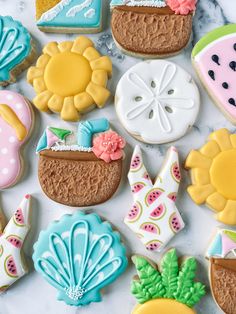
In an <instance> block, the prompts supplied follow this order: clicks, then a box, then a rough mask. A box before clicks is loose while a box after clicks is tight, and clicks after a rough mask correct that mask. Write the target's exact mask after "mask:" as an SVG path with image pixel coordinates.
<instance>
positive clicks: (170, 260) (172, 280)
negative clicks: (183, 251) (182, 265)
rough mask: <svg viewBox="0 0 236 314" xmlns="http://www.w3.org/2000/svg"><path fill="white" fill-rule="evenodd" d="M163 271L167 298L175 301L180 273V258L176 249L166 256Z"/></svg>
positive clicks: (162, 265) (162, 263)
mask: <svg viewBox="0 0 236 314" xmlns="http://www.w3.org/2000/svg"><path fill="white" fill-rule="evenodd" d="M161 270H162V273H161V276H162V283H163V285H164V287H165V289H166V293H165V297H166V298H169V299H173V298H174V293H175V292H176V289H177V282H178V273H179V265H178V257H177V254H176V250H175V249H172V250H170V251H169V252H167V253H166V254H165V255H164V257H163V259H162V262H161Z"/></svg>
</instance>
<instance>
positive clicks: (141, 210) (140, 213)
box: [125, 201, 143, 224]
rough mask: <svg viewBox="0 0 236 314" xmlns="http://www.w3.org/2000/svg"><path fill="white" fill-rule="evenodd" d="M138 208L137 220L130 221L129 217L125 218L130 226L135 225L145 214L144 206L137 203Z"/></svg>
mask: <svg viewBox="0 0 236 314" xmlns="http://www.w3.org/2000/svg"><path fill="white" fill-rule="evenodd" d="M134 205H136V206H137V207H138V208H139V213H138V215H137V217H136V218H135V219H129V217H128V215H127V217H126V218H125V220H126V222H127V223H129V224H132V223H135V222H136V221H138V220H139V219H140V217H141V215H142V213H143V206H142V204H141V203H140V202H138V201H136V202H135V204H134Z"/></svg>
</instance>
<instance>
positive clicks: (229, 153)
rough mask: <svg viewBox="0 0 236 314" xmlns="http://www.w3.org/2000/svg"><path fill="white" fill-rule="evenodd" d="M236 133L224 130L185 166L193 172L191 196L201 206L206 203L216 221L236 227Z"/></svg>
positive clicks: (195, 152)
mask: <svg viewBox="0 0 236 314" xmlns="http://www.w3.org/2000/svg"><path fill="white" fill-rule="evenodd" d="M235 159H236V134H230V133H229V131H228V130H227V129H220V130H217V131H215V132H213V133H212V134H211V135H210V136H209V140H208V142H207V143H206V144H205V145H204V146H203V147H202V148H201V149H199V150H192V151H191V152H190V154H189V155H188V157H187V159H186V162H185V167H186V169H190V170H191V179H192V185H191V186H189V187H188V193H189V195H190V196H191V198H192V199H193V201H194V202H195V203H196V204H198V205H200V204H203V203H206V205H208V206H209V207H210V208H212V209H213V210H214V211H215V212H216V218H217V220H219V221H220V222H223V223H224V224H227V225H236V189H235V186H236V164H235Z"/></svg>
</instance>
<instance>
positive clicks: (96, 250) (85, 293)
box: [33, 211, 128, 307]
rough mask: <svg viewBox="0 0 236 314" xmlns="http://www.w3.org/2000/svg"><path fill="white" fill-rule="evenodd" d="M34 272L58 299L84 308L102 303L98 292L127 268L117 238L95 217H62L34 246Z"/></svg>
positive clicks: (121, 247)
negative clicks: (55, 293)
mask: <svg viewBox="0 0 236 314" xmlns="http://www.w3.org/2000/svg"><path fill="white" fill-rule="evenodd" d="M33 260H34V265H35V269H36V271H37V272H39V273H40V274H41V275H42V276H43V277H44V279H45V280H47V281H48V283H49V284H50V285H52V286H53V287H54V288H55V289H56V290H57V291H58V297H57V299H58V300H59V301H64V302H65V303H66V304H68V305H73V306H80V307H81V306H85V305H88V304H90V303H92V302H100V301H102V294H101V290H102V289H104V288H105V287H106V286H108V285H109V284H111V283H112V282H114V281H115V280H116V279H117V278H118V277H119V276H120V275H121V274H122V273H123V272H124V271H125V270H126V267H127V264H128V261H127V258H126V249H125V247H124V245H123V244H122V243H121V239H120V235H119V233H117V232H114V231H113V230H112V227H111V225H110V224H109V223H108V222H107V221H105V222H103V221H102V220H101V218H100V217H99V216H98V215H97V214H89V215H86V214H84V213H82V212H80V211H77V212H76V213H75V214H73V215H64V216H63V217H62V218H61V219H60V220H59V221H55V222H53V223H52V224H50V226H49V227H48V228H47V230H45V231H42V232H41V233H40V235H39V239H38V241H37V242H36V244H35V245H34V254H33Z"/></svg>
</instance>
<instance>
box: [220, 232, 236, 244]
mask: <svg viewBox="0 0 236 314" xmlns="http://www.w3.org/2000/svg"><path fill="white" fill-rule="evenodd" d="M223 233H224V234H226V235H227V236H228V237H229V238H230V239H231V240H232V241H234V242H235V243H236V232H235V231H233V230H224V231H223Z"/></svg>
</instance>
